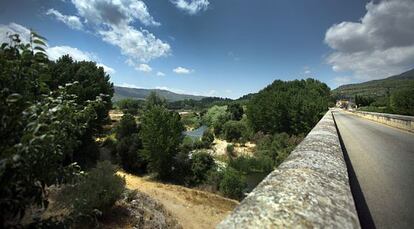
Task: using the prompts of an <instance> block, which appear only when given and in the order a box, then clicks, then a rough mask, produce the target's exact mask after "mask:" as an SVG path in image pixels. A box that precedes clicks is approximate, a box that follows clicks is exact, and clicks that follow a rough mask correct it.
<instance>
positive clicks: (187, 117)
mask: <svg viewBox="0 0 414 229" xmlns="http://www.w3.org/2000/svg"><path fill="white" fill-rule="evenodd" d="M181 122H182V123H183V125H184V126H185V127H189V128H193V129H196V128H199V127H200V126H201V119H200V117H199V116H198V115H197V113H195V112H191V113H189V114H183V115H181Z"/></svg>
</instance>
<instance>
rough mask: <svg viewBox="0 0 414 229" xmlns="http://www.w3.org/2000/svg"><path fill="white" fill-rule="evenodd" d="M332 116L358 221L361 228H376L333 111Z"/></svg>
mask: <svg viewBox="0 0 414 229" xmlns="http://www.w3.org/2000/svg"><path fill="white" fill-rule="evenodd" d="M332 117H333V120H334V122H335V128H336V131H337V133H338V136H339V142H340V144H341V148H342V152H343V153H344V159H345V163H346V167H347V169H348V177H349V184H350V186H351V192H352V196H353V197H354V202H355V207H356V210H357V213H358V218H359V223H360V224H361V228H376V227H375V224H374V221H373V220H372V216H371V212H370V211H369V208H368V205H367V202H366V201H365V197H364V194H363V193H362V190H361V186H360V185H359V182H358V179H357V177H356V175H355V171H354V168H353V167H352V164H351V161H350V159H349V156H348V152H347V151H346V148H345V145H344V142H343V141H342V137H341V133H340V132H339V129H338V126H337V125H336V121H335V116H334V113H333V112H332Z"/></svg>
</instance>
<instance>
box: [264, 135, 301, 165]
mask: <svg viewBox="0 0 414 229" xmlns="http://www.w3.org/2000/svg"><path fill="white" fill-rule="evenodd" d="M302 139H303V136H301V135H299V136H295V135H292V136H289V135H288V134H286V133H281V134H275V135H273V136H269V135H268V136H265V137H263V138H262V139H260V140H259V141H258V143H257V147H256V149H257V150H256V157H258V158H263V160H269V161H271V162H272V164H273V166H272V167H277V166H278V165H279V164H281V163H282V162H283V161H284V160H285V159H286V157H287V156H289V154H290V152H291V151H292V150H293V149H294V148H295V147H296V146H297V145H298V144H299V143H300V142H301V141H302Z"/></svg>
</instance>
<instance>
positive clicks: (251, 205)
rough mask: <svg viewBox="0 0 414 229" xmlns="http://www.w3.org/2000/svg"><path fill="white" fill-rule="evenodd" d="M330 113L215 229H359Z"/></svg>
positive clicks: (346, 173) (345, 169)
mask: <svg viewBox="0 0 414 229" xmlns="http://www.w3.org/2000/svg"><path fill="white" fill-rule="evenodd" d="M359 227H360V224H359V220H358V216H357V212H356V209H355V204H354V200H353V197H352V194H351V190H350V187H349V181H348V172H347V168H346V164H345V161H344V157H343V153H342V150H341V146H340V142H339V137H338V133H337V130H336V127H335V123H334V120H333V117H332V114H331V111H328V112H327V113H326V114H325V116H324V117H323V118H322V119H321V120H320V121H319V123H318V124H317V125H316V126H315V127H314V128H313V130H312V131H311V132H310V133H309V134H308V136H306V138H305V139H304V140H303V142H302V143H301V144H299V145H298V146H297V147H296V149H295V150H294V151H293V152H292V153H291V154H290V156H289V157H288V158H287V159H286V161H284V162H283V163H282V164H281V165H280V166H279V167H278V168H277V169H276V170H275V171H273V172H272V173H271V174H269V175H268V176H267V177H266V178H265V179H264V180H263V181H262V182H261V183H260V184H259V185H258V186H257V187H256V188H255V189H254V190H253V191H252V192H251V193H250V194H249V195H248V196H247V197H246V198H245V199H244V200H243V201H242V202H241V204H240V205H239V206H238V207H236V209H235V210H234V211H233V213H232V214H231V215H230V216H228V217H227V218H226V219H225V220H224V221H223V222H221V223H220V224H219V225H218V226H217V228H359Z"/></svg>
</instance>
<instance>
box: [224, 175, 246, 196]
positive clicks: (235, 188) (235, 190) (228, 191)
mask: <svg viewBox="0 0 414 229" xmlns="http://www.w3.org/2000/svg"><path fill="white" fill-rule="evenodd" d="M246 187H247V183H246V179H245V177H244V176H243V174H242V173H241V172H239V171H237V170H235V169H234V168H232V167H227V168H226V169H225V170H224V173H223V178H222V179H221V181H220V192H221V193H223V194H224V195H225V196H227V197H229V198H233V199H239V200H240V199H242V198H243V196H244V190H245V189H246Z"/></svg>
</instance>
